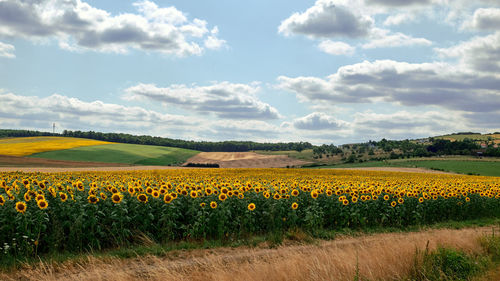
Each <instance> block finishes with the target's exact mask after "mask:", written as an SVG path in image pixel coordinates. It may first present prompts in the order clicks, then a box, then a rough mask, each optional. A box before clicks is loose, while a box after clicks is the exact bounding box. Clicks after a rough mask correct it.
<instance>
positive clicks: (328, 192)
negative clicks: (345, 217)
mask: <svg viewBox="0 0 500 281" xmlns="http://www.w3.org/2000/svg"><path fill="white" fill-rule="evenodd" d="M325 193H326V196H332V195H333V191H331V190H330V189H328V190H327V191H326V192H325Z"/></svg>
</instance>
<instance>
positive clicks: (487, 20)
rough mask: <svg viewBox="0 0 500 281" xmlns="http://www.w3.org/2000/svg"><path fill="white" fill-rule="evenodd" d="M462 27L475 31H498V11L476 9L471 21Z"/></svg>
mask: <svg viewBox="0 0 500 281" xmlns="http://www.w3.org/2000/svg"><path fill="white" fill-rule="evenodd" d="M463 27H464V28H470V29H477V30H500V9H499V8H487V9H484V8H480V9H477V10H476V11H475V12H474V15H473V16H472V19H470V20H469V21H466V22H465V23H464V25H463Z"/></svg>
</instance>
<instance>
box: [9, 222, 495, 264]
mask: <svg viewBox="0 0 500 281" xmlns="http://www.w3.org/2000/svg"><path fill="white" fill-rule="evenodd" d="M484 226H500V218H482V219H475V220H465V221H447V222H441V223H436V224H432V225H423V226H417V225H414V226H408V227H368V228H358V229H350V228H345V229H340V230H327V229H318V230H315V231H312V232H304V231H302V230H300V229H294V230H289V231H286V232H273V233H268V234H265V235H252V236H248V237H226V238H225V239H220V240H183V241H176V242H169V243H165V244H160V243H155V242H152V241H151V240H150V239H144V243H143V244H140V245H132V246H128V247H121V248H116V249H110V250H104V251H87V252H81V253H70V252H54V253H49V254H45V255H42V256H34V257H29V258H23V259H14V258H10V259H7V260H6V259H3V260H2V262H1V263H0V271H1V272H7V273H8V272H11V271H14V270H17V269H20V268H22V267H25V266H30V265H35V264H39V263H40V262H43V263H46V264H60V263H63V262H67V261H71V262H83V261H85V260H87V259H88V257H89V256H92V257H94V258H103V259H105V258H118V259H129V258H136V257H142V256H157V257H163V256H167V255H169V254H172V253H173V256H175V251H179V250H196V249H214V248H219V247H233V248H236V247H250V248H253V247H269V248H274V247H277V246H280V245H283V244H287V245H289V244H294V243H295V244H316V243H318V242H320V241H322V240H333V239H336V238H339V237H358V236H363V235H374V234H380V233H401V232H419V231H425V230H430V229H464V228H473V227H484ZM499 248H500V246H499ZM499 256H500V253H499Z"/></svg>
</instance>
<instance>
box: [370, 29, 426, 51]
mask: <svg viewBox="0 0 500 281" xmlns="http://www.w3.org/2000/svg"><path fill="white" fill-rule="evenodd" d="M370 37H371V40H370V41H369V42H368V43H365V44H363V48H364V49H373V48H388V47H401V46H414V45H420V46H430V45H432V42H431V41H429V40H427V39H425V38H413V37H411V36H408V35H405V34H403V33H400V32H397V33H393V34H391V33H390V31H389V30H385V29H378V28H376V29H374V30H373V32H372V34H371V36H370Z"/></svg>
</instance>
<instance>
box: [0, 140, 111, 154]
mask: <svg viewBox="0 0 500 281" xmlns="http://www.w3.org/2000/svg"><path fill="white" fill-rule="evenodd" d="M109 143H110V142H106V141H98V140H89V139H80V138H66V137H26V138H8V139H0V155H8V156H26V155H31V154H34V153H39V152H45V151H53V150H61V149H70V148H75V147H80V146H90V145H101V144H109Z"/></svg>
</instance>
